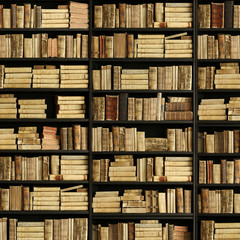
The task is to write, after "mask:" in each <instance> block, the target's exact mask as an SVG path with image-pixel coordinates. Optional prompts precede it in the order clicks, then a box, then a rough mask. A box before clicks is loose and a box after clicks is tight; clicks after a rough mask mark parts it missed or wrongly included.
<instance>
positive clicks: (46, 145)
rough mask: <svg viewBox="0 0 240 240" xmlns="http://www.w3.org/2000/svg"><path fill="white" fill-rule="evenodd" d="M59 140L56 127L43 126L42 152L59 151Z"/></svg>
mask: <svg viewBox="0 0 240 240" xmlns="http://www.w3.org/2000/svg"><path fill="white" fill-rule="evenodd" d="M59 149H60V139H59V136H58V135H57V128H56V127H48V126H43V132H42V150H59Z"/></svg>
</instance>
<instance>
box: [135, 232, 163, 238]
mask: <svg viewBox="0 0 240 240" xmlns="http://www.w3.org/2000/svg"><path fill="white" fill-rule="evenodd" d="M135 237H145V238H147V237H162V232H157V231H152V232H150V231H147V232H144V231H143V232H140V231H139V232H138V231H136V232H135Z"/></svg>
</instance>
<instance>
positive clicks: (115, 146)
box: [112, 127, 120, 151]
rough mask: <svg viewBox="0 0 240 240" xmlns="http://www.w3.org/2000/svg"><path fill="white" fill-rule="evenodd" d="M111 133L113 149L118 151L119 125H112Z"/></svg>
mask: <svg viewBox="0 0 240 240" xmlns="http://www.w3.org/2000/svg"><path fill="white" fill-rule="evenodd" d="M112 133H113V151H119V150H120V149H119V147H120V139H119V127H112Z"/></svg>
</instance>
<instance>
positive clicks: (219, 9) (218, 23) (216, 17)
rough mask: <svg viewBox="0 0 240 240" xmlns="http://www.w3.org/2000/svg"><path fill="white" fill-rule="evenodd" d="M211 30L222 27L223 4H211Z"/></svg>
mask: <svg viewBox="0 0 240 240" xmlns="http://www.w3.org/2000/svg"><path fill="white" fill-rule="evenodd" d="M211 6H212V28H223V27H224V3H212V4H211Z"/></svg>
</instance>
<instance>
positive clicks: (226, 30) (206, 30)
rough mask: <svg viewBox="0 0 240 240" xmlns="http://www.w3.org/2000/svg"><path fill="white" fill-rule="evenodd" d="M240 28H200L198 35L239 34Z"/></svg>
mask: <svg viewBox="0 0 240 240" xmlns="http://www.w3.org/2000/svg"><path fill="white" fill-rule="evenodd" d="M239 31H240V29H239V28H198V33H199V34H201V33H213V32H217V33H239Z"/></svg>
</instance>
